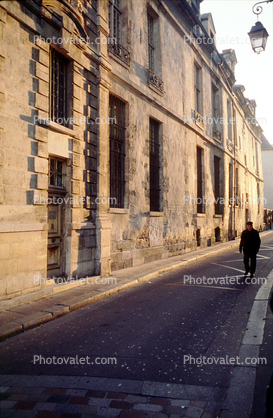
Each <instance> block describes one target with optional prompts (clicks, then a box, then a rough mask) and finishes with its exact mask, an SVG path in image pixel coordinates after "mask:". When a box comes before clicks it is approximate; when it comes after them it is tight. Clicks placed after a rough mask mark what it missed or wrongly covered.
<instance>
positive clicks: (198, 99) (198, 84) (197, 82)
mask: <svg viewBox="0 0 273 418" xmlns="http://www.w3.org/2000/svg"><path fill="white" fill-rule="evenodd" d="M201 88H202V80H201V68H200V67H199V66H198V65H197V64H195V65H194V91H195V110H196V111H197V112H198V113H199V114H200V115H202V91H201Z"/></svg>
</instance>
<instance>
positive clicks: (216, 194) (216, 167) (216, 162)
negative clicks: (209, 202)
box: [214, 155, 221, 215]
mask: <svg viewBox="0 0 273 418" xmlns="http://www.w3.org/2000/svg"><path fill="white" fill-rule="evenodd" d="M220 161H221V158H219V157H216V155H215V156H214V198H215V214H216V215H220V214H221V207H220Z"/></svg>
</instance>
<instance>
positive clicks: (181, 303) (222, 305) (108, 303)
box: [0, 234, 273, 396]
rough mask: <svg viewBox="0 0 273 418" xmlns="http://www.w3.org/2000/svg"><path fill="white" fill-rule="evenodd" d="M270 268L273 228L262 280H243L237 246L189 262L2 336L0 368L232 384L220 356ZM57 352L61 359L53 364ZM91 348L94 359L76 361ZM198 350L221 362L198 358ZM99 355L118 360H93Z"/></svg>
mask: <svg viewBox="0 0 273 418" xmlns="http://www.w3.org/2000/svg"><path fill="white" fill-rule="evenodd" d="M272 269H273V237H272V234H270V235H268V236H265V237H264V238H263V239H262V246H261V249H260V252H259V255H258V260H257V271H256V280H257V279H259V280H260V283H259V284H246V283H245V282H244V279H243V272H244V267H243V262H242V255H241V254H239V252H238V250H237V248H236V249H235V248H233V249H230V250H227V251H224V252H221V253H218V254H216V255H214V256H209V257H207V258H205V259H202V260H200V261H196V262H193V263H190V264H189V265H187V266H184V267H182V268H180V269H177V270H174V271H171V272H169V273H165V274H162V275H160V276H159V277H157V278H155V279H152V280H149V281H148V282H144V283H142V284H139V285H137V286H134V287H132V288H129V289H127V290H124V291H122V292H120V293H118V294H115V295H112V296H110V297H108V298H106V299H104V300H101V301H99V302H97V303H95V304H93V305H90V306H87V307H85V308H83V309H80V310H78V311H75V312H73V313H71V314H69V315H67V316H64V317H62V318H60V319H58V320H56V321H52V322H49V323H47V324H45V325H43V326H40V327H38V328H35V329H33V330H30V331H27V332H25V333H23V334H20V335H17V336H15V337H13V338H11V339H9V340H7V341H5V342H3V343H1V345H0V367H1V374H26V375H27V374H35V375H38V374H45V375H50V374H52V375H82V376H84V375H87V376H100V377H111V378H122V379H134V380H135V379H136V380H149V381H157V382H171V383H182V384H190V385H203V386H218V387H227V385H228V382H229V378H230V376H231V373H232V370H233V367H234V366H233V365H231V364H219V363H220V361H221V359H222V358H225V359H227V357H226V356H228V358H229V359H230V358H231V357H236V356H237V355H238V352H239V347H240V343H241V341H242V338H243V335H244V331H245V328H246V324H247V321H248V318H249V314H250V311H251V308H252V304H253V300H254V297H255V295H256V293H257V291H258V289H259V287H260V285H261V281H262V278H266V277H267V275H268V274H269V272H270V271H271V270H272ZM190 277H191V279H192V281H194V280H195V284H190V283H189V281H188V279H189V278H190ZM198 278H199V279H198ZM208 278H211V280H210V284H207V283H206V279H208ZM220 278H224V280H225V283H223V280H221V281H220ZM231 278H234V280H233V281H234V283H232V281H230V280H229V279H231ZM197 279H198V280H197ZM227 279H228V280H227ZM217 280H218V281H217ZM257 281H258V280H257ZM226 282H227V283H226ZM267 355H268V356H270V350H269V351H268V352H267ZM54 356H55V362H57V361H59V362H62V364H52V363H53V357H54ZM87 356H88V357H89V360H88V362H89V363H92V362H93V363H94V364H71V361H72V363H73V361H74V362H77V361H79V359H80V358H85V359H86V358H87ZM185 356H186V357H185ZM190 356H191V357H190ZM200 356H206V358H207V357H209V358H212V356H214V358H216V359H217V358H218V359H219V360H218V364H215V361H214V363H213V364H196V362H197V359H198V358H200ZM271 356H272V357H273V355H272V350H271ZM60 358H61V360H57V359H60ZM68 358H69V361H68ZM72 358H74V359H75V360H71V359H72ZM96 358H99V359H97V360H96V361H101V362H106V359H107V358H111V359H112V360H107V361H108V362H110V363H113V364H95V359H96ZM43 359H45V360H43ZM63 359H65V361H68V364H65V361H64V360H63ZM189 359H191V364H190V361H189ZM186 360H187V361H186ZM198 361H199V360H198ZM86 362H87V360H86V361H85V363H86ZM269 362H271V363H272V358H271V359H269ZM44 363H48V364H44ZM49 363H51V364H49ZM114 363H115V364H114ZM194 363H195V364H194ZM269 368H270V366H268V367H267V370H268V369H269ZM264 370H265V369H264ZM260 375H261V376H262V372H260ZM269 375H270V373H269ZM261 393H262V392H261ZM261 396H262V395H261Z"/></svg>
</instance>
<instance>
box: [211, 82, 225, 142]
mask: <svg viewBox="0 0 273 418" xmlns="http://www.w3.org/2000/svg"><path fill="white" fill-rule="evenodd" d="M211 102H212V121H213V122H212V135H213V138H214V139H216V140H218V141H222V133H221V128H220V91H219V89H218V88H217V87H216V86H215V84H214V83H212V84H211Z"/></svg>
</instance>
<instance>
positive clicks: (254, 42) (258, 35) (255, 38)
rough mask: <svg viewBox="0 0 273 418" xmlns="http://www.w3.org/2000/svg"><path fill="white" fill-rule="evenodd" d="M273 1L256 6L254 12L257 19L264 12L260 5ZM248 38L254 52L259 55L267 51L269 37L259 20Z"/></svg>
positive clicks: (270, 0) (268, 0) (269, 1)
mask: <svg viewBox="0 0 273 418" xmlns="http://www.w3.org/2000/svg"><path fill="white" fill-rule="evenodd" d="M272 1H273V0H267V1H260V2H259V3H256V4H254V6H253V7H252V11H253V13H254V14H255V15H257V19H258V15H259V14H260V13H262V11H263V8H262V6H259V4H261V3H271V2H272ZM248 36H249V38H250V42H251V46H252V49H253V51H254V52H256V53H257V54H259V53H260V52H262V51H264V50H265V47H266V42H267V38H268V36H269V35H268V33H267V30H266V29H265V27H264V26H263V24H262V23H261V22H259V21H258V20H257V22H256V23H255V26H252V28H251V30H250V32H249V33H248Z"/></svg>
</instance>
